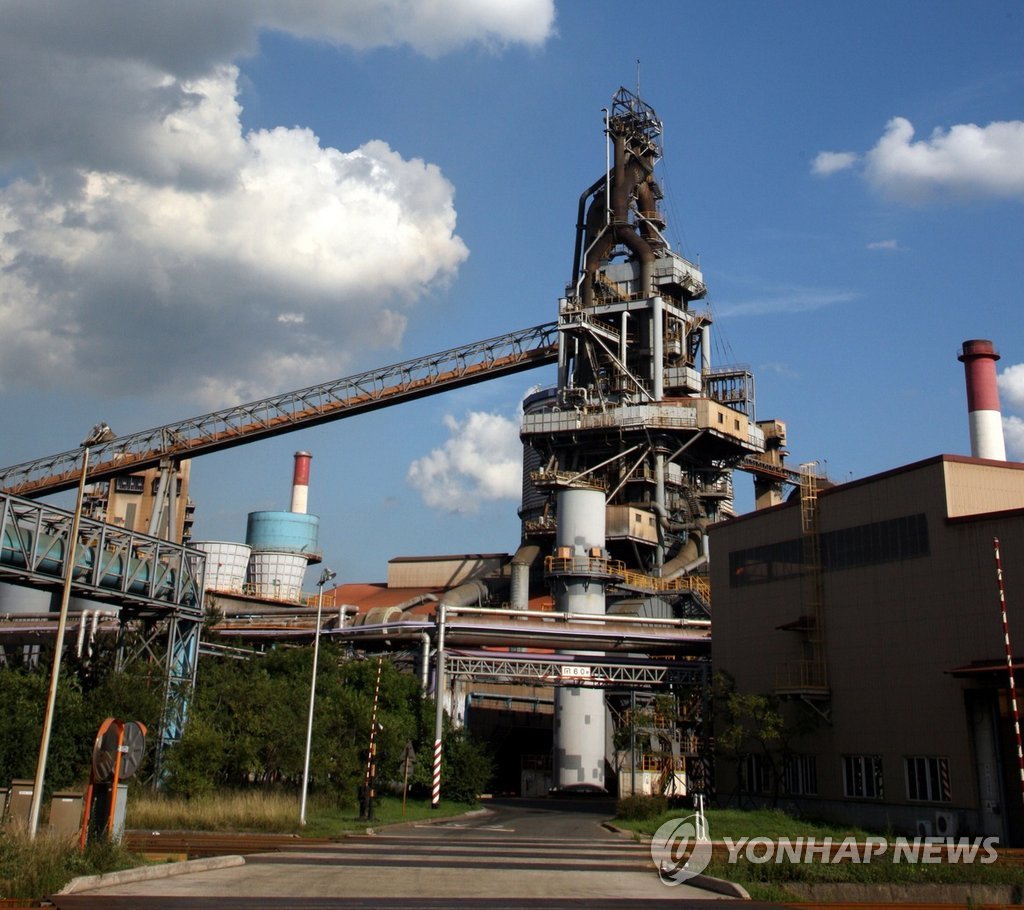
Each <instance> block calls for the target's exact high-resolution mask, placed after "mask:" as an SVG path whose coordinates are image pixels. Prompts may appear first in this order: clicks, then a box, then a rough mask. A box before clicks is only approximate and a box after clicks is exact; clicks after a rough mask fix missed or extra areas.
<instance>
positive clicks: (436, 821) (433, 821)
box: [356, 806, 493, 837]
mask: <svg viewBox="0 0 1024 910" xmlns="http://www.w3.org/2000/svg"><path fill="white" fill-rule="evenodd" d="M491 814H493V813H492V812H491V810H490V809H488V808H487V807H486V806H481V807H480V808H479V809H470V810H469V811H468V812H462V813H460V814H459V815H442V816H440V817H438V818H432V817H429V816H428V817H427V818H418V819H411V820H409V821H407V822H391V823H390V824H387V825H381V826H380V827H379V828H367V829H366V833H367V834H369V835H371V836H376V834H377V832H379V831H389V830H391V829H392V828H407V827H409V826H410V825H442V824H444V823H445V822H450V821H452V820H453V819H456V818H475V817H477V816H478V815H491ZM360 836H361V835H356V837H360Z"/></svg>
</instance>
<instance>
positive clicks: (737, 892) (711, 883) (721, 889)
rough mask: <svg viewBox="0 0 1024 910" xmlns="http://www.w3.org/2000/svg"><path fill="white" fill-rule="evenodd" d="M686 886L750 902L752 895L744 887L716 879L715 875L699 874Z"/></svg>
mask: <svg viewBox="0 0 1024 910" xmlns="http://www.w3.org/2000/svg"><path fill="white" fill-rule="evenodd" d="M684 884H687V885H693V887H694V888H701V889H703V890H704V891H714V892H715V893H716V894H724V895H726V896H727V897H736V898H739V899H740V900H743V901H748V900H750V893H749V892H748V891H747V889H746V888H744V887H743V886H742V885H737V884H736V883H735V882H730V881H728V880H727V879H724V878H715V877H714V876H713V875H704V874H703V873H698V874H697V875H695V876H693V878H688V879H687V880H686V881H685V882H684Z"/></svg>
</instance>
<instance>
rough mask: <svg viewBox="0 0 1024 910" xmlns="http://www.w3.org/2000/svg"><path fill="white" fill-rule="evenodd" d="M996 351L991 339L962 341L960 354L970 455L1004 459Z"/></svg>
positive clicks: (1004, 447)
mask: <svg viewBox="0 0 1024 910" xmlns="http://www.w3.org/2000/svg"><path fill="white" fill-rule="evenodd" d="M998 359H999V354H998V353H996V349H995V347H994V346H993V344H992V342H991V341H988V340H986V339H983V338H975V339H972V340H970V341H965V342H964V344H963V350H962V351H961V353H960V356H959V357H957V360H959V361H960V362H961V363H962V364H963V365H964V374H965V378H966V380H967V411H968V415H969V421H970V428H971V455H973V456H974V457H975V458H990V459H992V460H993V461H1006V443H1005V442H1004V440H1003V416H1002V414H1001V413H1000V410H999V387H998V385H997V384H996V361H997V360H998Z"/></svg>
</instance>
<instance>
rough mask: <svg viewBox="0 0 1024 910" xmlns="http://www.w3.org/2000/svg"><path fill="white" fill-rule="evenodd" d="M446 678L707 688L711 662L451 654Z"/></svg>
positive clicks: (567, 684)
mask: <svg viewBox="0 0 1024 910" xmlns="http://www.w3.org/2000/svg"><path fill="white" fill-rule="evenodd" d="M445 672H446V673H447V674H448V675H450V676H462V677H472V678H473V679H478V680H484V679H486V680H491V681H500V682H518V683H532V684H534V685H537V684H540V685H549V686H550V685H559V686H581V687H583V688H590V689H602V688H606V687H608V686H634V687H635V686H645V687H650V688H662V687H667V686H670V685H685V686H694V685H700V684H702V682H703V680H704V679H705V677H706V676H707V664H706V662H705V661H686V662H676V661H655V660H633V661H622V660H615V659H612V658H602V657H597V656H594V657H587V658H581V657H578V656H572V655H568V654H565V655H561V656H559V655H557V654H552V655H544V656H543V657H531V656H529V655H526V654H504V655H501V654H497V653H486V652H475V653H474V652H469V651H455V650H449V651H448V652H447V654H446V655H445Z"/></svg>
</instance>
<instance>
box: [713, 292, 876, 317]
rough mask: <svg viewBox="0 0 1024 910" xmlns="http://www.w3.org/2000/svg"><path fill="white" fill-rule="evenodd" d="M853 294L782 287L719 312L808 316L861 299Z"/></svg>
mask: <svg viewBox="0 0 1024 910" xmlns="http://www.w3.org/2000/svg"><path fill="white" fill-rule="evenodd" d="M857 296H858V295H857V294H855V293H853V292H851V291H833V290H829V289H827V288H801V287H794V288H782V289H779V290H775V291H772V292H769V293H766V294H765V295H763V296H761V297H758V298H757V299H755V300H744V301H739V302H734V303H730V302H727V303H724V304H723V303H719V304H716V306H715V311H716V312H717V313H718V315H719V316H763V315H766V314H774V313H806V312H810V311H811V310H820V309H824V308H825V307H830V306H837V305H839V304H843V303H849V302H850V301H852V300H856V299H857Z"/></svg>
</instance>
